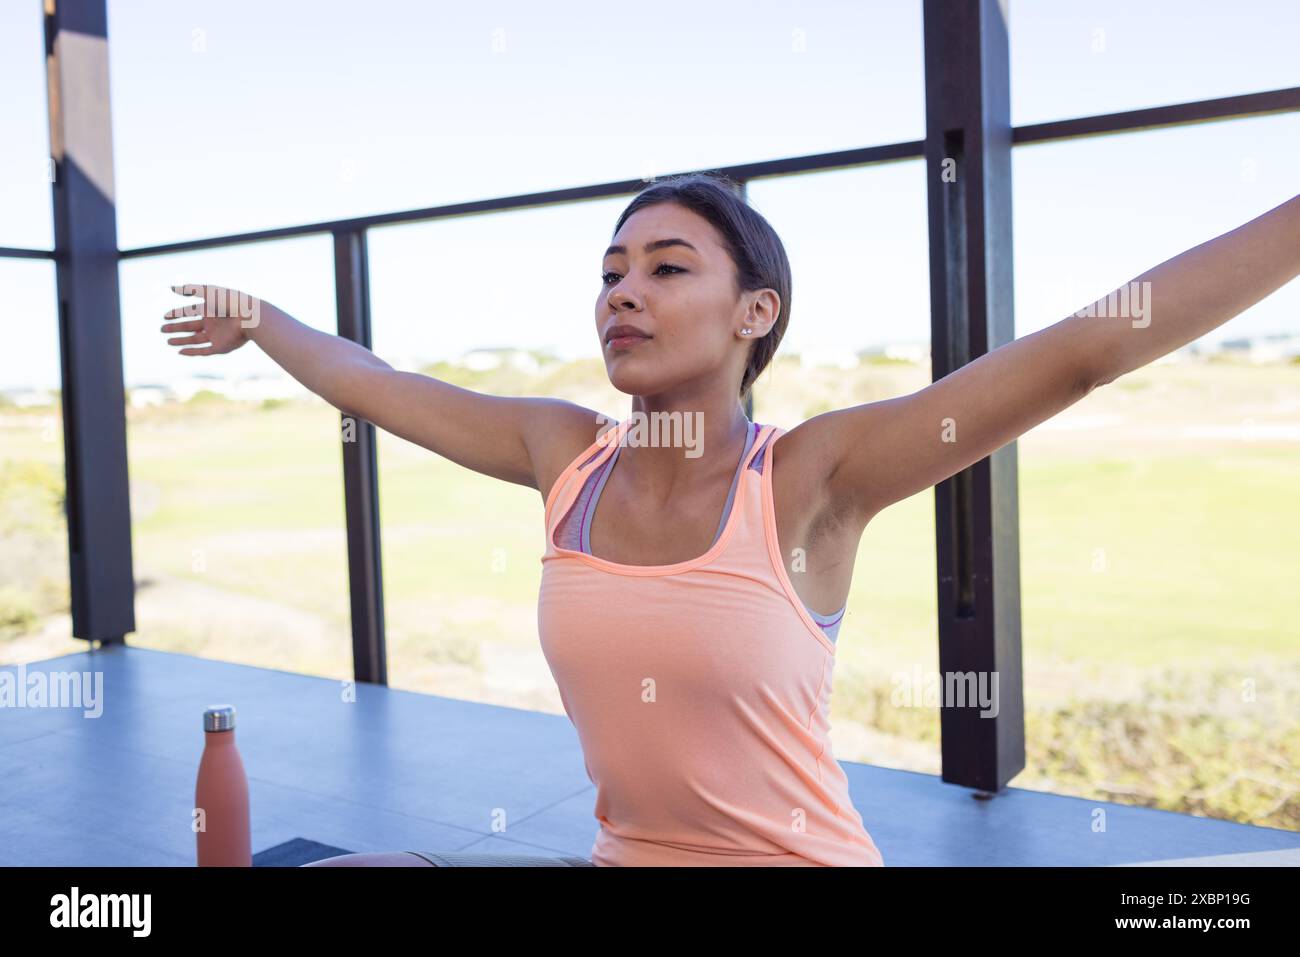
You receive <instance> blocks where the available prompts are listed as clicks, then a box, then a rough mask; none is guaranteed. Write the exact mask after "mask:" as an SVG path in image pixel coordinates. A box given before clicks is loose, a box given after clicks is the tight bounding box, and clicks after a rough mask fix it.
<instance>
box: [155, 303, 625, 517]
mask: <svg viewBox="0 0 1300 957" xmlns="http://www.w3.org/2000/svg"><path fill="white" fill-rule="evenodd" d="M172 288H173V289H175V290H176V291H178V292H182V293H183V294H184V295H190V296H198V297H200V301H198V302H193V303H190V304H188V305H185V306H180V307H178V308H176V309H172V310H170V311H169V312H167V314H166V316H165V317H164V318H166V319H168V320H170V321H169V322H167V323H166V324H164V325H163V327H162V331H163V332H165V333H189V334H188V335H182V336H179V337H177V338H173V339H168V340H167V342H168V344H169V345H174V346H183V347H184V348H181V349H180V354H181V355H191V356H210V355H221V354H223V353H226V352H231V351H233V350H235V349H238V348H239V347H240V346H242V345H243V344H244V343H245V342H256V343H257V345H258V347H259V348H261V350H262V351H263V352H265V353H266V354H267V355H268V356H270V358H271V359H272V360H274V361H275V362H276V363H277V364H278V365H279V366H280V367H281V368H283V369H284V370H285V371H286V372H288V373H289V374H290V375H291V376H293V377H294V378H295V379H297V380H298V381H299V382H300V383H302V384H303V385H304V386H305V387H306V388H307V389H309V390H310V391H312V392H314V393H315V394H316V395H318V396H320V397H321V398H322V399H324V400H325V401H326V402H328V403H329V404H330V405H332V406H334V407H335V408H337V409H339V410H340V411H341V412H343V413H344V414H346V415H355V416H357V417H359V418H361V419H365V420H366V421H367V422H371V423H373V424H374V425H376V426H378V427H379V428H381V429H383V430H384V431H386V432H391V433H392V434H393V435H397V436H400V437H401V438H404V439H406V440H408V441H410V442H414V443H415V444H416V445H420V446H423V447H424V448H426V449H429V450H430V451H433V452H436V453H437V454H439V455H441V456H442V457H444V458H447V459H450V460H451V461H453V462H455V463H456V464H458V465H463V466H464V467H466V468H468V469H471V470H472V471H475V472H479V473H481V474H483V475H489V476H491V477H493V478H498V479H502V480H504V481H507V482H512V483H515V484H518V485H526V486H528V487H529V488H535V489H537V490H538V491H539V492H540V493H541V495H542V498H543V501H544V500H545V498H546V495H547V491H548V489H549V487H550V483H551V482H553V481H554V479H555V478H556V476H557V475H558V474H559V472H560V471H561V470H562V469H563V467H564V465H565V463H567V462H568V461H570V460H571V459H572V458H573V456H575V455H577V454H578V453H579V452H581V451H582V449H584V448H585V447H586V446H587V445H589V444H591V443H592V442H594V441H595V440H596V437H597V435H598V434H599V432H600V427H601V423H602V421H603V420H604V418H605V417H604V416H601V415H598V414H597V413H596V412H594V411H592V410H590V409H586V408H583V407H582V406H579V405H577V404H575V403H572V402H569V401H567V400H564V399H555V398H549V397H529V396H518V397H516V396H495V395H488V394H485V393H481V392H474V391H472V390H470V389H463V388H461V387H460V386H456V385H453V384H451V383H450V382H443V381H442V380H441V379H435V378H433V377H432V376H427V375H421V374H419V373H415V372H403V371H399V370H397V369H394V368H393V367H392V366H390V365H389V364H388V363H387V362H385V361H384V360H383V359H381V358H379V357H378V356H377V355H375V354H374V353H373V352H371V351H370V350H369V349H367V348H365V347H364V346H362V345H359V344H358V343H355V342H352V341H351V340H349V339H344V338H342V337H341V336H336V335H331V334H330V333H327V332H321V331H319V330H317V329H313V328H311V327H310V326H308V325H306V324H304V323H301V322H299V321H298V320H297V319H295V318H293V316H291V315H289V314H288V313H286V312H284V311H283V310H281V309H279V308H277V307H276V306H273V305H272V304H271V303H269V302H267V301H266V300H264V299H258V298H256V297H254V296H250V295H249V294H247V293H242V292H239V291H238V290H235V289H228V288H225V287H221V286H211V285H199V284H194V285H186V286H174V287H172Z"/></svg>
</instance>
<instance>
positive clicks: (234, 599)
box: [0, 360, 1300, 829]
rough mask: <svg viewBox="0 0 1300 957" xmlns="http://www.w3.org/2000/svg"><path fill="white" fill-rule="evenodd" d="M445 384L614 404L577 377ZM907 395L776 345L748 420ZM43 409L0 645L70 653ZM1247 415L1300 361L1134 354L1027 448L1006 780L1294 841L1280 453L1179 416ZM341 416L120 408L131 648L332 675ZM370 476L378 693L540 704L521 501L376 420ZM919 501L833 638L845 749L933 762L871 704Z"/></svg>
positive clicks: (790, 417)
mask: <svg viewBox="0 0 1300 957" xmlns="http://www.w3.org/2000/svg"><path fill="white" fill-rule="evenodd" d="M434 374H438V375H440V376H443V377H445V378H448V379H453V378H454V376H455V371H454V370H450V369H449V368H445V367H444V368H440V369H439V371H437V372H435V373H434ZM455 381H458V384H462V385H468V386H469V387H472V388H477V389H480V390H481V391H486V392H499V393H504V392H513V393H514V394H534V395H560V396H564V397H566V398H571V399H573V400H574V401H581V402H583V403H584V404H588V405H590V406H592V407H593V408H596V409H597V410H598V411H601V412H604V413H606V414H609V415H615V416H619V417H621V416H623V415H625V414H626V412H627V408H628V406H627V401H628V400H627V398H626V397H623V396H619V395H618V394H617V393H615V392H613V390H612V389H611V388H610V387H609V384H608V382H607V381H605V380H604V376H603V370H602V369H601V367H600V365H599V363H595V364H592V363H586V364H581V363H577V364H571V365H569V366H564V367H558V368H552V369H548V370H546V371H545V372H544V373H542V374H541V375H539V376H537V377H534V378H532V379H527V378H523V377H519V376H510V375H508V374H505V373H500V374H494V373H479V374H474V375H469V374H461V378H459V379H456V380H455ZM924 382H925V370H922V369H920V368H917V367H911V366H883V365H882V366H870V365H869V366H864V367H863V368H861V369H859V370H853V371H852V372H840V371H836V370H818V371H816V372H809V371H807V370H802V369H800V368H799V366H798V364H797V363H796V362H794V361H792V360H786V361H784V362H778V363H777V364H776V366H775V367H774V369H773V370H771V371H769V372H768V373H766V374H765V375H764V376H763V378H762V379H760V382H759V385H758V389H757V390H756V395H757V400H756V408H755V417H756V419H757V420H758V421H761V422H771V423H775V424H779V425H782V426H785V427H792V426H794V425H795V424H797V423H798V422H799V421H802V420H803V419H805V418H807V417H808V416H810V415H814V414H817V413H818V412H821V411H824V410H826V409H829V408H840V407H844V406H847V405H850V404H854V403H856V402H863V401H870V400H872V399H875V398H882V397H885V396H888V395H893V394H899V393H901V392H904V391H910V390H911V389H913V388H919V387H921V386H922V385H924ZM3 411H4V410H0V412H3ZM48 415H49V412H48V410H47V411H46V412H41V411H40V410H34V411H31V412H26V413H22V414H19V413H15V412H13V411H12V410H10V411H9V412H8V413H7V414H4V415H3V416H2V418H3V426H0V435H2V436H3V441H4V446H3V447H4V460H3V462H2V463H0V493H2V497H0V505H3V506H4V507H5V509H6V511H5V512H4V515H5V522H6V524H5V526H4V527H3V528H0V537H3V540H4V541H5V542H6V552H7V553H8V554H9V555H10V556H11V559H10V560H9V561H7V562H5V563H4V564H3V565H2V566H0V570H3V572H4V575H5V577H4V578H3V579H0V635H4V636H6V637H5V638H4V639H3V640H0V661H10V660H17V659H19V658H21V659H22V660H30V658H32V657H49V656H50V655H53V654H59V653H63V652H64V651H66V650H71V649H75V648H78V647H80V645H79V644H75V643H73V642H71V641H70V640H69V639H68V637H67V636H68V628H67V625H66V616H63V617H60V611H61V609H60V603H62V610H63V611H66V565H65V564H62V563H64V562H65V561H66V558H65V555H66V552H65V549H66V543H65V542H64V541H63V540H62V535H63V534H64V533H63V529H62V523H61V520H60V518H59V514H58V512H57V509H55V508H54V507H53V506H52V505H51V503H55V504H57V493H59V492H61V488H62V473H61V455H62V447H61V444H60V441H50V429H49V423H48ZM1243 421H1248V422H1250V423H1252V424H1253V425H1255V426H1269V425H1282V426H1286V425H1288V424H1289V425H1290V426H1294V425H1295V423H1297V421H1300V367H1297V366H1269V367H1239V366H1229V365H1214V364H1211V365H1201V364H1198V365H1196V366H1194V367H1184V366H1172V365H1170V366H1163V365H1162V366H1151V367H1148V368H1146V369H1143V370H1140V371H1139V372H1136V373H1133V374H1131V375H1130V376H1126V377H1124V378H1122V379H1120V380H1119V381H1117V382H1115V383H1113V384H1111V385H1109V386H1106V387H1104V388H1102V389H1099V390H1097V391H1095V392H1094V393H1093V394H1092V395H1090V396H1089V397H1087V398H1086V399H1085V400H1083V401H1082V402H1080V403H1078V404H1077V405H1076V406H1074V407H1072V408H1071V409H1069V410H1067V411H1066V412H1065V413H1063V414H1062V415H1061V416H1058V417H1057V418H1056V419H1054V420H1052V422H1051V423H1048V424H1047V427H1040V428H1039V429H1035V430H1033V431H1032V432H1030V433H1029V434H1027V435H1025V436H1022V437H1021V439H1020V440H1019V442H1018V444H1017V445H1018V453H1019V475H1020V523H1021V525H1020V542H1021V567H1020V572H1021V590H1022V631H1023V643H1024V651H1025V688H1026V722H1027V736H1028V739H1027V750H1028V760H1027V766H1026V770H1025V771H1024V772H1023V773H1022V774H1021V775H1020V776H1019V777H1018V778H1016V779H1015V781H1014V784H1015V785H1016V786H1021V787H1029V788H1039V789H1043V790H1051V791H1055V792H1058V793H1070V794H1076V795H1080V796H1086V797H1092V798H1095V799H1105V800H1117V801H1125V802H1132V803H1138V804H1144V805H1147V806H1152V807H1161V808H1165V809H1170V810H1179V811H1186V812H1190V813H1197V814H1206V815H1211V816H1216V817H1225V818H1231V819H1234V820H1240V821H1249V822H1253V823H1258V824H1265V825H1269V826H1274V827H1284V828H1289V829H1296V828H1297V827H1300V796H1298V795H1300V775H1298V773H1297V771H1296V768H1297V767H1298V766H1300V734H1298V733H1297V730H1298V729H1297V715H1300V634H1298V632H1300V628H1298V627H1297V625H1296V623H1295V622H1296V595H1297V588H1296V582H1297V581H1298V580H1300V549H1298V548H1297V545H1296V543H1297V534H1296V533H1297V529H1298V528H1300V502H1298V501H1297V496H1296V489H1297V488H1298V487H1300V483H1298V482H1297V479H1298V478H1300V440H1297V439H1296V438H1294V437H1282V438H1267V437H1265V438H1259V437H1256V438H1254V439H1242V438H1234V437H1231V435H1223V434H1216V433H1214V432H1213V428H1211V431H1210V432H1209V433H1205V432H1203V431H1202V432H1197V431H1195V430H1196V429H1202V430H1203V429H1204V428H1205V427H1207V426H1209V427H1232V426H1237V425H1240V424H1241V423H1242V422H1243ZM338 429H339V416H338V413H337V412H336V411H334V410H333V409H331V408H329V407H328V406H327V405H325V404H324V403H323V402H321V401H319V400H315V399H312V400H307V401H303V402H292V403H283V404H270V405H269V406H268V407H265V408H261V407H256V406H243V405H235V404H232V403H227V402H225V401H224V400H209V401H202V400H196V401H195V402H191V403H188V404H186V405H184V406H176V407H171V408H163V409H149V410H132V412H131V418H130V425H129V443H130V447H129V451H130V461H131V469H132V511H133V525H134V550H135V562H136V575H137V579H138V581H139V586H138V593H137V621H138V626H139V631H138V632H137V633H136V634H134V635H132V636H131V637H130V639H129V640H131V641H132V642H133V643H136V644H139V645H144V646H148V647H156V648H165V649H173V650H181V651H186V652H189V653H194V654H199V655H203V656H207V657H213V658H223V659H227V660H234V661H242V662H247V663H250V664H257V665H263V666H268V667H275V668H282V669H287V670H294V671H303V672H307V673H314V674H320V675H326V676H331V677H337V678H346V677H349V676H350V674H351V659H350V638H349V630H348V604H347V601H348V598H347V583H346V561H345V552H346V542H345V534H344V527H343V495H342V477H341V475H342V473H341V456H340V452H339V443H338V434H339V433H338ZM1262 432H1263V433H1264V434H1267V429H1263V430H1262ZM43 433H44V434H43ZM54 435H55V438H56V439H57V431H56V432H55V433H54ZM380 481H381V486H380V503H381V511H382V520H383V521H382V541H383V554H384V567H383V576H384V588H385V613H386V620H387V628H388V640H389V657H390V662H389V674H390V681H391V684H392V685H393V686H394V687H399V688H406V689H410V690H418V691H426V692H431V693H438V694H447V695H451V696H454V697H464V698H472V699H475V700H486V701H494V702H497V703H502V704H511V705H514V706H517V707H527V708H536V709H539V710H547V711H552V712H555V713H561V711H562V708H561V706H560V702H559V697H558V693H557V692H556V691H555V689H554V684H553V681H552V680H551V678H550V674H549V671H548V670H547V668H546V664H545V660H544V659H543V657H542V655H541V652H540V649H539V648H538V646H537V634H536V599H537V587H538V582H539V580H540V571H541V567H540V562H539V557H540V555H541V551H542V545H543V527H542V522H543V518H542V501H541V498H540V496H539V495H538V493H537V492H536V491H535V490H533V489H527V488H523V487H519V486H512V485H507V484H505V483H502V482H499V481H496V480H493V479H490V478H487V477H484V476H480V475H477V474H475V473H472V472H469V471H467V470H465V469H463V468H461V467H460V466H457V465H455V464H453V463H451V462H449V461H446V460H443V459H440V458H438V457H437V456H435V455H433V454H432V453H429V452H427V451H425V450H423V449H420V448H418V447H416V446H413V445H411V444H410V443H407V442H405V441H403V440H401V439H397V438H395V437H393V436H391V435H388V434H386V433H381V437H380ZM51 490H53V493H52V492H51ZM19 503H21V506H20V504H19ZM933 509H934V505H933V493H932V492H931V491H927V492H925V493H922V494H919V495H917V496H914V497H913V498H911V499H909V500H907V501H904V502H900V503H898V504H896V505H894V506H892V507H891V508H889V509H887V510H886V511H885V512H883V513H882V514H880V515H879V516H877V517H876V519H875V520H874V521H873V522H872V524H871V525H870V526H869V527H868V529H867V531H866V533H865V535H864V536H863V540H862V544H861V548H860V550H859V553H858V558H857V564H856V568H855V575H854V583H853V588H852V591H851V593H850V597H849V606H848V607H849V611H848V615H847V616H846V619H845V622H844V624H843V626H842V629H841V632H840V637H839V641H838V648H839V651H838V655H837V667H836V673H835V674H836V677H835V699H834V707H833V719H834V722H835V754H836V757H838V758H840V759H842V760H860V761H867V762H870V763H874V764H880V765H886V766H893V767H903V768H910V769H914V770H924V771H930V772H937V771H938V770H939V761H938V753H939V752H938V715H937V712H936V711H935V710H934V709H933V708H904V707H900V706H898V705H896V704H894V703H891V692H892V690H893V686H894V680H893V679H894V677H895V676H897V675H898V674H899V673H903V672H910V671H911V670H912V669H913V668H921V669H924V670H927V671H928V670H933V669H935V668H937V665H938V652H937V640H938V639H937V627H936V624H935V609H936V597H935V568H934V561H935V560H934V524H933V523H934V512H933ZM42 510H44V513H43V512H42ZM45 513H48V514H45ZM33 514H44V517H43V518H40V519H39V520H36V519H33V518H32V515H33ZM60 576H62V578H61V579H60ZM60 584H61V585H62V590H60V588H59V587H58V586H59V585H60ZM60 629H61V630H60Z"/></svg>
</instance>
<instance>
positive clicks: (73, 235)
mask: <svg viewBox="0 0 1300 957" xmlns="http://www.w3.org/2000/svg"><path fill="white" fill-rule="evenodd" d="M45 11H46V13H45V55H46V61H47V71H46V76H47V92H48V95H49V117H50V144H51V150H52V153H53V159H54V163H55V172H54V183H53V192H54V196H53V200H54V208H53V212H54V258H55V274H56V279H57V283H58V299H59V306H58V308H59V350H60V355H61V358H62V377H63V381H62V403H63V451H64V470H65V477H66V483H67V485H66V502H67V506H66V507H67V519H68V565H69V577H70V583H71V596H72V634H73V636H74V637H77V638H84V639H87V640H98V641H103V642H113V641H124V640H125V635H126V633H127V632H130V631H134V630H135V581H134V573H133V565H132V555H131V507H130V494H129V482H128V479H127V454H126V392H125V388H124V384H123V380H122V329H121V325H122V323H121V312H120V305H119V301H118V284H117V213H116V210H115V208H114V195H113V134H112V122H111V113H110V109H109V95H108V31H107V13H106V10H105V0H46V2H45Z"/></svg>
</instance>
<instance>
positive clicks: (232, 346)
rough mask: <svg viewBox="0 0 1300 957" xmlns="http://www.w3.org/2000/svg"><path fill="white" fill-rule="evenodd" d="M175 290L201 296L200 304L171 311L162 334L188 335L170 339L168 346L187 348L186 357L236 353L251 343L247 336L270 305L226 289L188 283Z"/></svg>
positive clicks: (237, 291)
mask: <svg viewBox="0 0 1300 957" xmlns="http://www.w3.org/2000/svg"><path fill="white" fill-rule="evenodd" d="M172 291H173V292H177V293H179V294H181V295H183V296H198V297H200V301H199V302H192V303H188V304H186V305H184V306H177V307H176V308H175V309H169V310H168V311H167V312H166V313H165V314H164V315H163V318H164V319H169V320H173V321H171V322H167V323H164V324H163V326H162V331H163V332H166V333H174V332H186V333H189V335H185V336H179V337H177V338H175V339H168V340H167V345H169V346H186V347H188V348H183V349H181V351H180V354H181V355H183V356H216V355H221V354H222V353H225V352H234V351H235V350H236V349H238V348H239V347H240V346H242V345H243V344H244V343H245V342H247V341H248V333H249V331H250V330H251V329H253V328H255V327H256V326H257V324H258V322H259V321H260V318H261V310H262V309H263V308H264V307H267V306H268V304H267V303H264V302H262V301H261V300H259V299H257V298H255V297H253V296H250V295H249V294H248V293H244V292H240V291H239V290H237V289H227V288H226V287H224V286H205V285H200V284H197V283H195V284H186V285H183V286H172Z"/></svg>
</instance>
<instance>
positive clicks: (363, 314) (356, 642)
mask: <svg viewBox="0 0 1300 957" xmlns="http://www.w3.org/2000/svg"><path fill="white" fill-rule="evenodd" d="M334 289H335V296H336V300H337V308H338V333H339V335H340V336H342V337H343V338H345V339H351V340H352V341H353V342H357V343H360V344H361V345H363V346H365V347H366V348H367V349H369V348H370V275H369V259H368V256H367V253H366V234H365V233H364V232H362V231H360V230H351V231H345V232H337V233H335V234H334ZM340 426H341V432H340V436H341V438H342V443H343V502H344V513H345V518H346V521H347V531H348V590H349V594H350V598H351V608H352V672H353V676H354V677H355V678H356V680H357V681H369V682H372V683H374V684H381V685H386V684H388V650H387V648H386V646H385V642H384V588H383V581H382V575H381V568H382V556H381V554H380V550H379V472H378V465H377V461H376V458H377V457H376V447H375V427H374V425H373V424H371V423H370V422H366V421H365V420H364V419H358V418H355V417H354V416H351V415H348V414H347V413H342V418H341V421H340Z"/></svg>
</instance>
